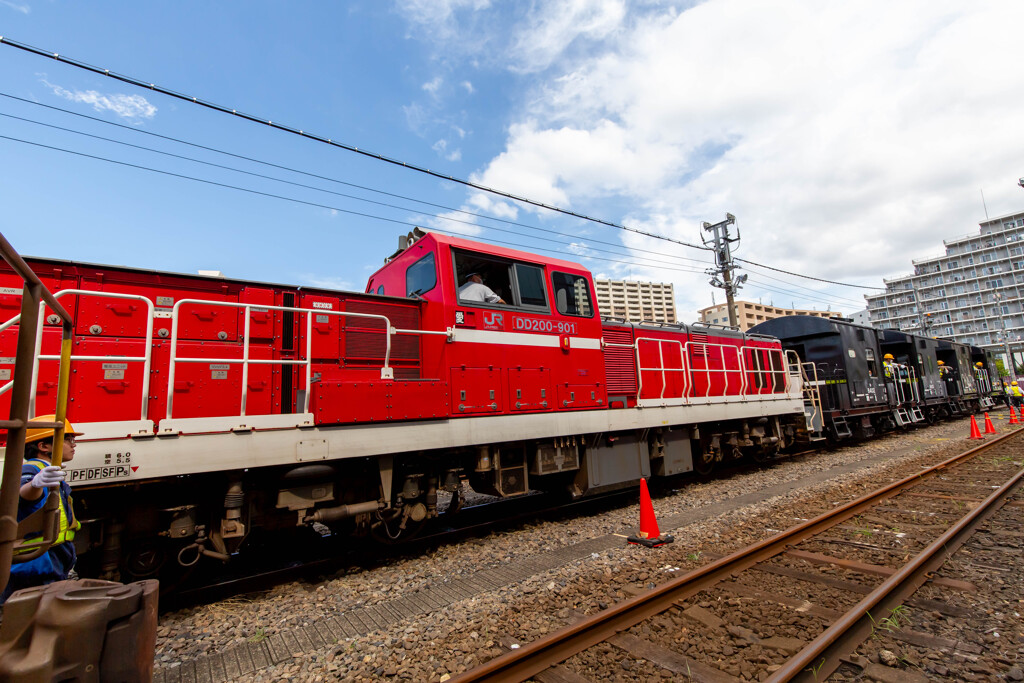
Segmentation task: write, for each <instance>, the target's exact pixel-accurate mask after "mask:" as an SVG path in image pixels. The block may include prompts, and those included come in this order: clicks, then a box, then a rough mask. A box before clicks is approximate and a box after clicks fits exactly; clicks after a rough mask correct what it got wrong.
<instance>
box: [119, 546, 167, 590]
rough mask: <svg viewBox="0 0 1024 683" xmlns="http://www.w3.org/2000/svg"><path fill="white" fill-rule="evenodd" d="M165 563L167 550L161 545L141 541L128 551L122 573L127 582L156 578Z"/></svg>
mask: <svg viewBox="0 0 1024 683" xmlns="http://www.w3.org/2000/svg"><path fill="white" fill-rule="evenodd" d="M166 562H167V550H166V548H164V547H162V544H160V543H157V542H156V541H142V542H140V543H137V544H136V545H134V546H132V547H131V548H130V549H129V550H128V554H127V556H126V557H125V560H124V567H123V569H122V571H123V573H124V576H125V579H126V580H128V581H141V580H143V579H152V578H156V576H157V575H158V574H159V573H160V570H161V569H163V567H164V564H166Z"/></svg>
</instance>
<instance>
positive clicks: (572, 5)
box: [511, 0, 626, 72]
mask: <svg viewBox="0 0 1024 683" xmlns="http://www.w3.org/2000/svg"><path fill="white" fill-rule="evenodd" d="M625 5H626V3H625V1H624V0H561V1H559V2H550V3H542V4H541V5H540V6H539V7H537V8H535V11H534V12H531V13H530V14H529V15H528V16H527V19H526V21H525V22H524V23H523V24H522V25H521V26H519V27H517V30H516V31H515V32H514V38H513V43H512V47H511V53H512V55H514V57H515V58H516V62H515V63H514V64H513V65H512V67H513V69H515V70H517V71H523V72H534V71H541V70H543V69H546V68H547V67H548V66H550V65H551V63H552V62H554V61H555V60H556V59H557V58H558V57H559V56H560V55H561V54H562V53H563V52H565V51H566V50H567V49H569V48H570V47H571V46H572V44H573V42H574V41H575V40H577V39H585V40H591V41H594V40H606V39H608V38H610V37H612V36H613V34H615V33H616V32H617V31H619V30H621V29H622V28H623V27H622V22H623V19H624V18H625V16H626V6H625Z"/></svg>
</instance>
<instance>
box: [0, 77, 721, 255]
mask: <svg viewBox="0 0 1024 683" xmlns="http://www.w3.org/2000/svg"><path fill="white" fill-rule="evenodd" d="M0 96H2V97H7V98H10V99H14V100H18V101H21V102H24V103H26V104H33V105H37V106H41V107H45V108H47V109H52V110H55V111H59V112H62V113H65V114H70V115H72V116H78V117H81V118H85V119H89V120H91V121H96V122H98V123H103V124H106V125H111V126H115V127H118V128H124V129H126V130H129V131H132V132H136V133H142V134H145V135H150V136H153V137H157V138H160V139H164V140H169V141H171V142H176V143H179V144H183V145H188V146H191V147H196V148H199V149H204V150H207V151H210V152H215V153H217V154H223V155H225V156H230V157H234V158H237V159H242V160H245V161H249V162H253V163H257V164H261V165H265V166H270V167H273V168H278V169H281V170H285V171H288V172H291V173H297V174H301V175H305V176H309V177H312V178H317V179H320V180H326V181H329V182H333V183H338V184H341V185H347V186H349V187H356V188H359V189H361V190H365V191H367V192H373V193H376V194H382V195H386V196H389V197H397V198H399V199H404V200H406V201H411V202H416V203H418V204H424V205H426V206H432V207H435V208H440V209H444V210H446V211H454V212H457V213H460V214H464V215H468V216H473V217H475V218H481V219H484V220H490V221H497V222H499V223H505V224H507V225H514V226H517V227H521V228H526V229H528V230H536V231H538V232H545V233H549V234H552V235H558V236H561V237H569V238H572V239H580V238H579V236H578V235H573V234H570V233H564V232H559V231H557V230H551V229H548V228H541V227H537V226H533V225H529V224H526V223H519V222H516V221H511V220H508V219H503V218H498V217H495V216H488V215H486V214H480V213H475V212H473V211H466V210H465V209H457V208H454V207H450V206H445V205H443V204H436V203H434V202H428V201H425V200H422V199H416V198H414V197H408V196H405V195H400V194H395V193H393V192H385V191H384V190H378V189H375V188H372V187H367V186H364V185H357V184H355V183H349V182H346V181H343V180H338V179H336V178H330V177H328V176H322V175H318V174H315V173H309V172H307V171H302V170H299V169H295V168H291V167H288V166H282V165H280V164H275V163H273V162H269V161H264V160H260V159H255V158H252V157H247V156H243V155H240V154H235V153H233V152H228V151H225V150H221V149H217V148H215V147H208V146H206V145H200V144H197V143H193V142H189V141H187V140H181V139H179V138H174V137H170V136H166V135H161V134H159V133H153V132H150V131H145V130H139V129H137V128H133V127H131V126H125V125H124V124H120V123H115V122H112V121H105V120H103V119H99V118H96V117H93V116H88V115H86V114H81V113H78V112H74V111H70V110H67V109H63V108H61V107H54V106H51V105H47V104H41V103H38V102H32V101H31V100H25V99H22V98H20V97H16V96H14V95H9V94H6V93H3V92H0ZM0 116H6V117H8V118H12V119H16V120H19V121H24V122H26V123H32V124H35V125H38V126H45V127H47V128H53V129H56V130H62V131H64V132H68V133H73V134H75V135H81V136H85V137H90V138H93V139H97V140H103V141H105V142H110V143H113V144H117V145H122V146H125V147H132V148H134V149H139V150H144V151H148V152H152V153H154V154H161V155H164V156H169V157H172V158H176V159H182V160H185V161H191V162H193V163H197V164H203V165H206V166H211V167H214V168H219V169H223V170H228V171H234V172H236V173H242V174H245V175H250V176H253V177H257V178H262V179H264V180H271V181H275V182H280V183H285V184H288V185H293V186H296V187H301V188H305V189H310V190H315V191H318V192H325V193H327V194H333V195H337V196H339V197H345V198H347V199H353V200H356V201H361V202H367V203H370V204H376V205H378V206H384V207H388V208H393V209H400V210H403V211H414V212H417V213H418V212H419V210H418V209H413V208H410V207H403V206H396V205H394V204H388V203H386V202H378V201H375V200H372V199H367V198H365V197H359V196H356V195H350V194H345V193H342V192H336V191H334V190H328V189H326V188H322V187H316V186H314V185H307V184H304V183H297V182H294V181H290V180H285V179H283V178H275V177H273V176H268V175H264V174H261V173H255V172H253V171H247V170H244V169H240V168H235V167H232V166H225V165H223V164H217V163H214V162H211V161H205V160H202V159H196V158H194V157H188V156H184V155H180V154H174V153H172V152H167V151H164V150H159V149H154V148H152V147H146V146H144V145H136V144H133V143H130V142H125V141H122V140H115V139H113V138H108V137H104V136H101V135H95V134H92V133H86V132H84V131H79V130H75V129H72V128H66V127H64V126H57V125H55V124H50V123H44V122H42V121H37V120H34V119H27V118H23V117H20V116H14V115H13V114H6V113H3V112H0ZM430 215H432V216H433V217H434V218H437V219H439V220H449V221H453V222H458V223H465V224H467V225H474V226H479V227H482V228H485V229H488V230H497V231H499V232H509V231H505V230H502V229H501V228H497V227H494V226H489V225H485V224H479V223H473V222H471V221H460V220H459V219H457V218H452V217H450V216H440V215H437V214H430ZM535 239H543V238H535ZM586 241H588V242H592V243H596V244H604V245H607V246H613V247H621V246H622V245H620V244H617V243H614V242H607V241H604V240H599V239H596V238H586ZM588 248H590V249H596V248H595V247H588ZM626 248H627V249H629V250H630V251H636V252H643V253H648V254H657V255H660V256H669V257H670V258H673V259H679V260H682V261H693V262H695V263H701V264H706V263H707V262H706V261H701V260H699V259H691V258H687V257H685V256H673V255H669V254H664V253H663V252H658V251H653V250H649V249H641V248H639V247H626ZM596 250H597V251H604V250H600V249H596ZM609 253H620V252H609ZM660 263H665V262H664V261H662V262H660Z"/></svg>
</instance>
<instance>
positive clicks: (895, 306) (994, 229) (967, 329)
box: [864, 212, 1024, 356]
mask: <svg viewBox="0 0 1024 683" xmlns="http://www.w3.org/2000/svg"><path fill="white" fill-rule="evenodd" d="M979 225H980V229H979V231H978V232H977V233H973V234H970V235H964V236H962V237H955V238H953V239H949V240H943V241H942V243H943V245H944V247H945V252H946V253H945V254H944V255H942V256H937V257H934V258H926V259H920V260H915V261H912V263H913V266H914V272H913V274H912V275H904V276H901V277H897V278H893V279H891V280H884V282H885V293H884V294H878V295H870V296H865V297H864V298H865V299H867V302H868V312H869V313H870V315H871V321H872V324H873V325H874V326H875V327H885V328H893V329H899V330H905V331H908V332H914V333H917V334H924V335H926V336H929V337H948V338H951V339H954V340H956V341H959V342H963V343H965V344H973V345H975V346H981V347H987V348H989V349H991V350H992V351H994V352H996V353H998V354H999V355H1001V356H1005V355H1006V354H1005V352H1003V351H1004V348H1006V346H1010V347H1012V348H1013V352H1014V353H1016V352H1017V351H1018V350H1019V346H1020V344H1021V337H1022V336H1024V310H1022V307H1021V292H1022V291H1024V212H1019V213H1014V214H1009V215H1006V216H1000V217H998V218H992V219H989V220H985V221H983V222H982V223H980V224H979ZM1004 342H1005V345H1006V346H1004Z"/></svg>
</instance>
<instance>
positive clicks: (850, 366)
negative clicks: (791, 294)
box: [750, 315, 1001, 441]
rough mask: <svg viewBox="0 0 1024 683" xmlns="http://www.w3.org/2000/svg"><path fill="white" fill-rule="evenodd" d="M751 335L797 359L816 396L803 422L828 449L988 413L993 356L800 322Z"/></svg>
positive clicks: (891, 334)
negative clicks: (774, 342)
mask: <svg viewBox="0 0 1024 683" xmlns="http://www.w3.org/2000/svg"><path fill="white" fill-rule="evenodd" d="M750 332H751V333H757V334H764V335H770V336H773V337H777V338H778V339H780V340H781V341H782V347H783V349H785V350H786V351H793V352H794V353H796V355H797V356H798V357H799V358H800V362H801V365H802V366H803V370H804V374H805V375H806V378H807V382H808V383H809V384H811V385H814V386H817V388H818V396H819V399H818V402H819V404H818V405H815V406H812V407H810V408H809V409H808V419H809V420H811V421H812V424H814V426H815V429H819V430H820V433H822V434H824V436H825V437H826V438H828V439H829V440H832V441H841V440H844V439H867V438H870V437H871V436H873V435H875V434H879V433H884V432H888V431H891V430H893V429H896V428H903V427H908V426H911V425H913V424H916V423H921V422H934V421H935V420H938V419H941V418H945V417H953V416H956V415H967V414H972V413H974V412H978V411H980V410H983V409H987V408H989V407H991V406H992V405H993V401H992V394H993V387H995V386H996V385H999V382H998V381H996V378H997V374H996V369H995V364H994V362H992V358H991V354H986V353H985V352H984V351H983V350H981V349H978V348H977V347H971V346H968V345H966V344H960V343H958V342H953V341H950V340H946V339H933V338H929V337H922V336H919V335H914V334H909V333H907V332H900V331H898V330H878V329H875V328H873V327H866V326H863V325H857V324H855V323H853V322H850V321H848V320H845V319H840V318H819V317H813V316H803V315H797V316H784V317H780V318H775V319H772V320H767V321H765V322H763V323H760V324H758V325H755V326H754V327H753V328H751V330H750ZM979 354H980V355H979ZM976 363H981V364H982V365H981V366H980V367H979V366H977V365H976ZM999 390H1001V385H999ZM997 391H998V390H997Z"/></svg>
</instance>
